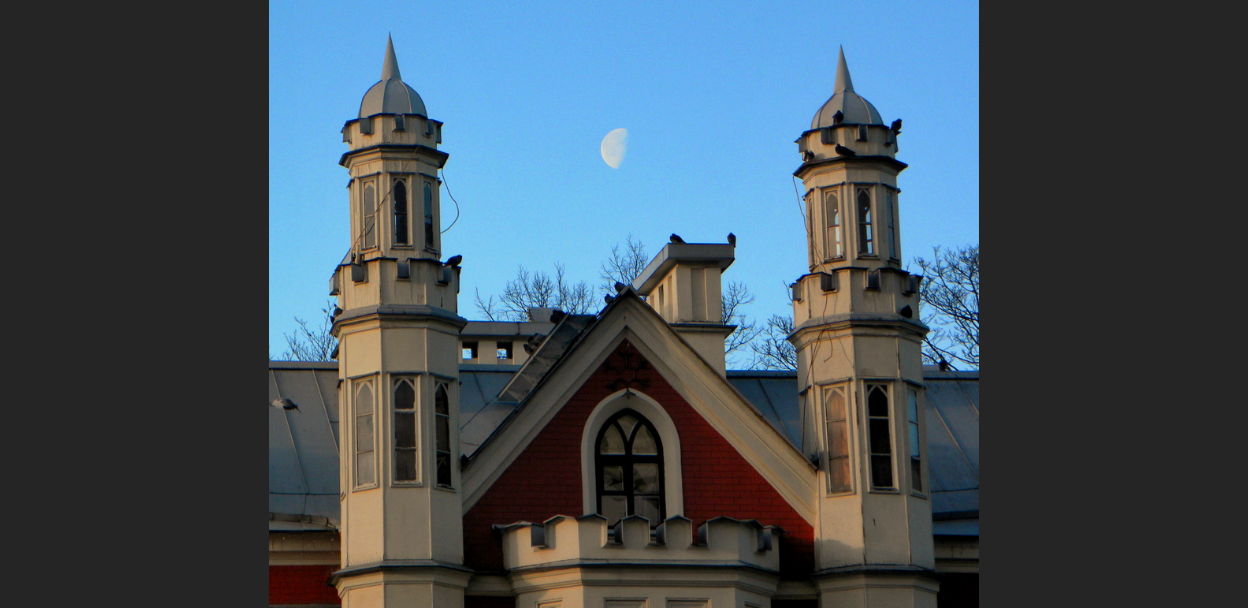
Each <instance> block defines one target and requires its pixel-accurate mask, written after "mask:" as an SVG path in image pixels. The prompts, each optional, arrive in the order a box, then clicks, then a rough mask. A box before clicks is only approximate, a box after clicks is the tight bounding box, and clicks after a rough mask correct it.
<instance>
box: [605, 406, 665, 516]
mask: <svg viewBox="0 0 1248 608" xmlns="http://www.w3.org/2000/svg"><path fill="white" fill-rule="evenodd" d="M595 445H597V450H596V458H595V460H596V462H595V464H594V468H595V470H596V478H597V500H598V513H600V514H602V515H603V516H604V517H606V518H607V523H608V524H614V523H615V522H617V521H619V520H620V518H621V517H625V516H628V515H640V516H642V517H645V518H646V519H648V520H650V523H651V525H655V524H658V523H659V522H661V521H663V519H664V518H665V517H667V510H666V509H667V508H666V504H665V503H664V500H663V445H662V442H661V441H660V440H659V434H658V433H657V432H655V430H654V425H652V424H650V422H649V421H648V420H646V419H645V418H643V417H642V416H641V415H640V414H638V413H637V412H634V411H633V410H627V409H626V410H622V411H620V412H619V413H617V414H616V415H614V416H612V417H611V418H610V419H609V420H607V423H606V424H604V425H603V426H602V430H601V431H599V432H598V440H597V443H596V444H595Z"/></svg>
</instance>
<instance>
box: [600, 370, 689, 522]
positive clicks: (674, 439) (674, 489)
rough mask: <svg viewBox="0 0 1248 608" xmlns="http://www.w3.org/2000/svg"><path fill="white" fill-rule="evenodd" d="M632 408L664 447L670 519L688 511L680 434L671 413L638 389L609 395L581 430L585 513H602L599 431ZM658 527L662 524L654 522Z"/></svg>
mask: <svg viewBox="0 0 1248 608" xmlns="http://www.w3.org/2000/svg"><path fill="white" fill-rule="evenodd" d="M625 409H631V410H633V411H635V412H637V413H638V414H640V415H642V416H644V417H645V418H646V420H647V421H649V422H650V424H651V425H653V426H654V430H655V432H657V433H658V434H659V441H661V442H662V444H663V501H664V503H665V504H666V511H667V517H668V519H671V518H672V516H675V515H683V514H684V512H685V498H684V489H683V484H682V482H681V474H680V434H679V433H678V432H677V430H676V425H675V423H673V422H672V418H671V416H669V415H668V414H667V410H664V409H663V406H661V405H659V402H658V401H655V400H654V399H653V398H651V397H650V396H649V395H646V394H645V393H642V392H641V391H638V390H637V389H635V388H626V389H624V390H621V391H616V392H614V393H611V394H610V395H607V396H606V398H604V399H603V400H602V401H599V402H598V404H597V405H595V406H594V409H593V411H591V412H590V414H589V417H588V418H586V419H585V426H584V427H583V428H582V429H581V499H582V500H581V512H583V513H596V512H597V511H598V495H597V483H598V480H597V478H596V475H595V473H596V470H595V468H594V462H595V456H596V455H597V449H598V445H597V443H596V440H597V439H598V432H599V431H601V430H602V425H603V424H605V423H606V422H607V420H609V419H610V418H611V416H613V415H615V414H617V413H618V412H620V411H621V410H625ZM651 523H654V524H657V523H659V522H651Z"/></svg>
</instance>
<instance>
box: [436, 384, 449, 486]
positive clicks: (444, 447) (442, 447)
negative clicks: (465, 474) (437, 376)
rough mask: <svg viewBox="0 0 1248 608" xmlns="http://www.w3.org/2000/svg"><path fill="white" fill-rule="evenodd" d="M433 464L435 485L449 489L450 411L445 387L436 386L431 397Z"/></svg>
mask: <svg viewBox="0 0 1248 608" xmlns="http://www.w3.org/2000/svg"><path fill="white" fill-rule="evenodd" d="M433 421H434V427H433V430H434V433H436V436H435V437H434V454H433V455H434V463H435V466H436V467H437V470H436V472H435V475H436V481H437V484H438V485H439V486H441V487H444V488H449V487H451V409H450V399H448V398H447V395H446V385H445V384H438V388H437V390H435V391H434V395H433Z"/></svg>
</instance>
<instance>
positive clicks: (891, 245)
mask: <svg viewBox="0 0 1248 608" xmlns="http://www.w3.org/2000/svg"><path fill="white" fill-rule="evenodd" d="M896 202H897V197H896V196H894V195H893V191H892V190H886V191H885V196H884V208H885V209H887V211H888V257H890V258H892V259H894V260H898V259H901V258H900V257H898V255H897V245H898V243H900V241H899V240H898V238H897V207H896Z"/></svg>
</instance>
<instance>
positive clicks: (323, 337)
mask: <svg viewBox="0 0 1248 608" xmlns="http://www.w3.org/2000/svg"><path fill="white" fill-rule="evenodd" d="M333 309H334V303H333V301H330V302H327V303H326V304H325V307H324V308H322V309H321V313H322V314H321V324H320V325H318V326H315V327H313V326H311V325H310V324H309V323H308V322H307V321H305V320H303V319H300V318H299V317H295V324H296V325H298V326H299V328H298V329H297V330H295V331H293V332H291V333H287V334H283V337H285V338H286V349H287V350H286V352H285V353H283V354H282V359H283V360H285V361H330V360H332V358H333V354H334V350H335V349H336V348H338V340H337V339H336V338H334V335H333V334H332V333H331V332H330V328H331V327H333V321H332V320H331V315H332V311H333Z"/></svg>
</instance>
